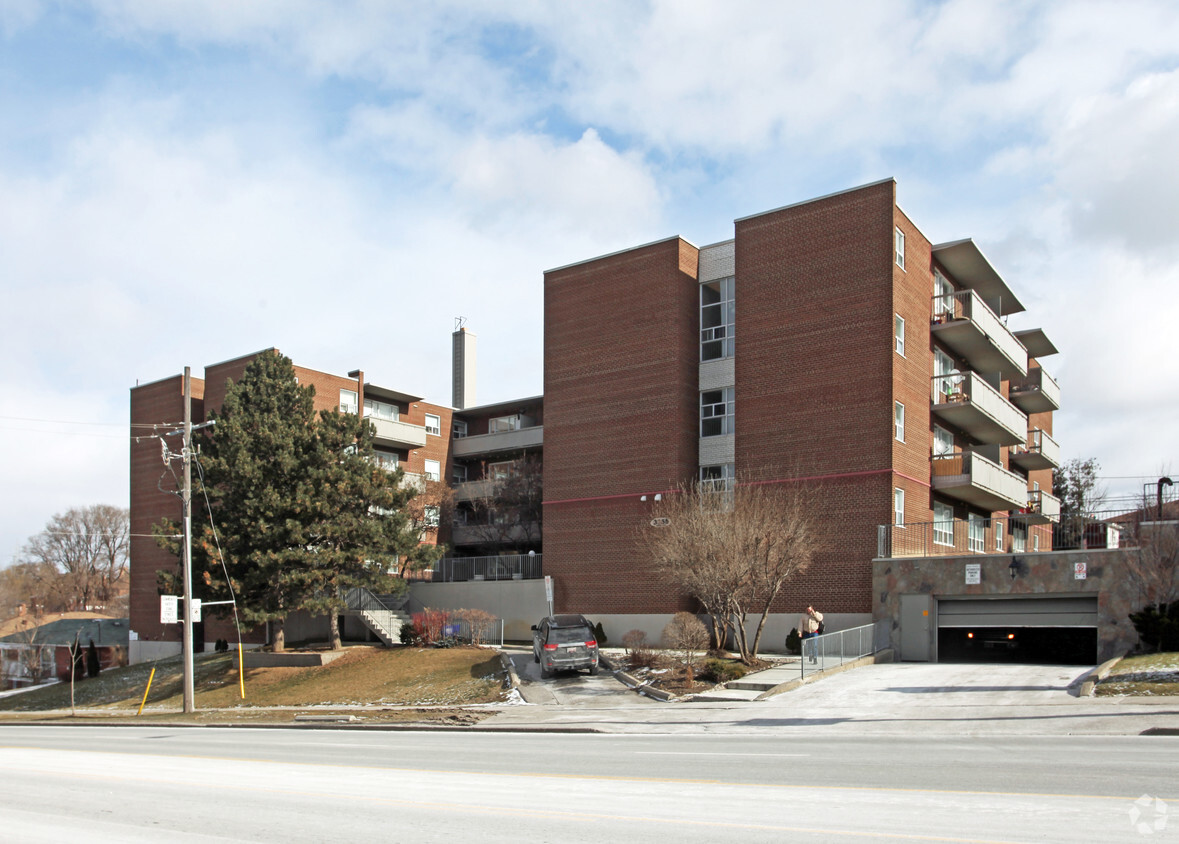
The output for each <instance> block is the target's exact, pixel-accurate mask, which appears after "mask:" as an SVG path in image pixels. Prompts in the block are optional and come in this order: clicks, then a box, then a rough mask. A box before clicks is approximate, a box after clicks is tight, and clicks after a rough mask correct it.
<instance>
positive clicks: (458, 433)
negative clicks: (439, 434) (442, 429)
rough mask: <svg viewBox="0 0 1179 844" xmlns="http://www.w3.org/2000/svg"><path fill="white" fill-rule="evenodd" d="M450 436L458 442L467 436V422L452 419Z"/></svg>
mask: <svg viewBox="0 0 1179 844" xmlns="http://www.w3.org/2000/svg"><path fill="white" fill-rule="evenodd" d="M450 435H451V436H452V437H454V438H455V439H456V440H461V439H462V438H463V437H465V436H466V435H467V420H465V419H452V420H451V422H450Z"/></svg>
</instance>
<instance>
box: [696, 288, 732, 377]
mask: <svg viewBox="0 0 1179 844" xmlns="http://www.w3.org/2000/svg"><path fill="white" fill-rule="evenodd" d="M733 287H734V280H733V277H732V276H729V277H728V278H720V279H717V280H716V281H706V282H705V283H704V284H701V285H700V360H701V361H709V360H722V359H724V358H731V357H732V356H733V351H734V346H733V335H734V329H735V328H736V325H737V315H736V302H735V299H734V296H733Z"/></svg>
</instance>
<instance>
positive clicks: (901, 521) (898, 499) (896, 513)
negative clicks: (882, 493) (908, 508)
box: [892, 489, 905, 527]
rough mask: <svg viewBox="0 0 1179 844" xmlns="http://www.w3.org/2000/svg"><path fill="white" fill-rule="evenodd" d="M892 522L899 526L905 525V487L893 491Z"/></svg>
mask: <svg viewBox="0 0 1179 844" xmlns="http://www.w3.org/2000/svg"><path fill="white" fill-rule="evenodd" d="M892 523H893V524H894V525H896V526H897V527H904V526H905V491H904V490H903V489H894V490H893V491H892Z"/></svg>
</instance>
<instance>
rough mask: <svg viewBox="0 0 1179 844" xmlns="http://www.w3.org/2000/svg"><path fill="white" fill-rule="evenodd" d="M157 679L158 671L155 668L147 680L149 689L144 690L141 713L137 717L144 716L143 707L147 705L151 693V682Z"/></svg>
mask: <svg viewBox="0 0 1179 844" xmlns="http://www.w3.org/2000/svg"><path fill="white" fill-rule="evenodd" d="M155 677H156V670H155V669H154V668H153V669H152V670H151V674H150V675H149V676H148V678H147V688H146V689H144V690H143V700H141V701H140V702H139V711H138V712H136V713H135V715H136V717H138V716H140V715H142V714H143V705H144V704H145V703H147V693H148V692H150V691H151V681H152V680H154V679H155Z"/></svg>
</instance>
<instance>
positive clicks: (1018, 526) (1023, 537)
mask: <svg viewBox="0 0 1179 844" xmlns="http://www.w3.org/2000/svg"><path fill="white" fill-rule="evenodd" d="M1011 550H1012V551H1013V552H1015V553H1020V552H1022V551H1027V550H1028V526H1027V525H1026V524H1024V523H1023V522H1014V523H1012V525H1011Z"/></svg>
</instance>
